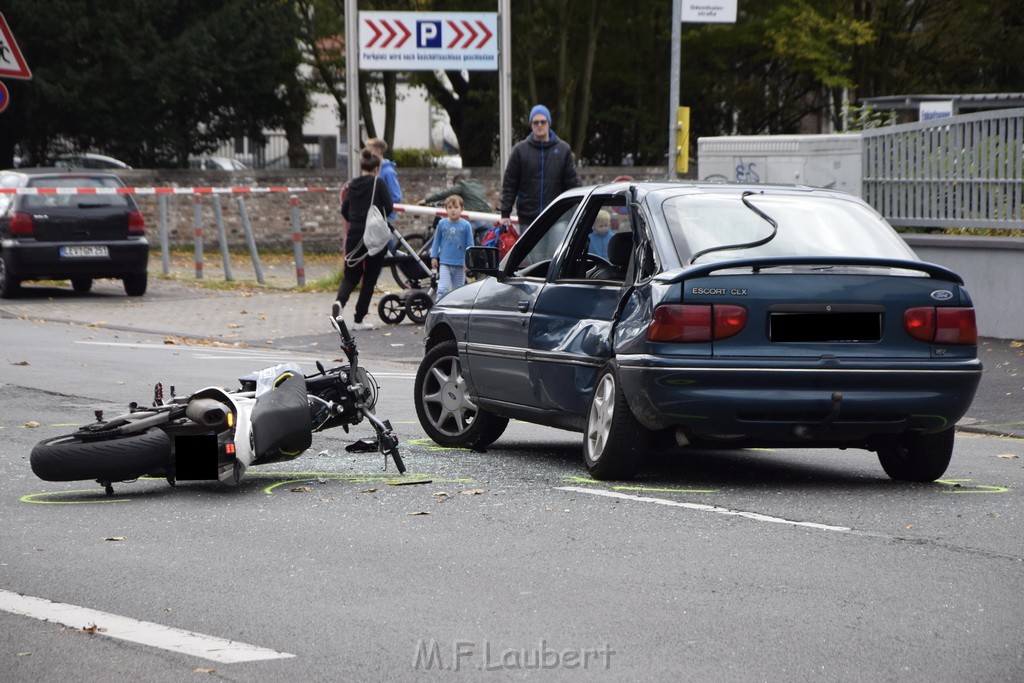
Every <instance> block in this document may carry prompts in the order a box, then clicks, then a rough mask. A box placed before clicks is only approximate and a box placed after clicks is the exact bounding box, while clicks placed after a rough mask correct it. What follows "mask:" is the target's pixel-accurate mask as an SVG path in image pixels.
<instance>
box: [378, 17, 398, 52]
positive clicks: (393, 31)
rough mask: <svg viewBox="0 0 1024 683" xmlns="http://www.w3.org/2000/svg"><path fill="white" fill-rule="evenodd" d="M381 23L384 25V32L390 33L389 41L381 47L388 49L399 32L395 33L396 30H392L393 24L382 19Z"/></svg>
mask: <svg viewBox="0 0 1024 683" xmlns="http://www.w3.org/2000/svg"><path fill="white" fill-rule="evenodd" d="M380 23H382V24H384V30H385V31H387V32H388V37H387V40H385V41H384V42H383V43H381V44H380V46H381V47H387V46H388V45H389V44H390V43H391V41H392V40H394V39H395V36H397V35H398V32H397V31H395V29H393V28H391V24H389V23H388V22H387V21H385V20H384V19H381V21H380Z"/></svg>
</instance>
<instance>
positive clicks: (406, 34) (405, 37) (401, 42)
mask: <svg viewBox="0 0 1024 683" xmlns="http://www.w3.org/2000/svg"><path fill="white" fill-rule="evenodd" d="M395 24H397V25H398V29H399V30H400V31H401V32H402V33H403V34H404V35H403V36H402V39H401V40H399V41H398V42H397V43H395V47H396V48H399V47H402V46H403V45H405V41H407V40H409V37H410V36H411V35H412V31H410V30H409V29H408V28H407V27H406V26H405V24H403V23H402V22H400V21H396V22H395Z"/></svg>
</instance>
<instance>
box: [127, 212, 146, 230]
mask: <svg viewBox="0 0 1024 683" xmlns="http://www.w3.org/2000/svg"><path fill="white" fill-rule="evenodd" d="M128 234H129V235H145V234H146V219H145V218H143V217H142V212H141V211H132V212H131V213H129V214H128Z"/></svg>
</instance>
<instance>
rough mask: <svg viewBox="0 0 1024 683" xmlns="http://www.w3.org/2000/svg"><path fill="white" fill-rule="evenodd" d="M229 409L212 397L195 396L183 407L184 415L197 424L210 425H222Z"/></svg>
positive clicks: (212, 426)
mask: <svg viewBox="0 0 1024 683" xmlns="http://www.w3.org/2000/svg"><path fill="white" fill-rule="evenodd" d="M229 413H231V409H230V408H228V407H227V406H226V405H224V404H223V403H222V402H220V401H218V400H217V399H213V398H197V399H196V400H194V401H190V402H189V404H188V407H186V408H185V416H186V417H187V418H188V419H190V420H192V421H193V422H196V423H198V424H201V425H204V426H206V427H210V428H211V429H213V428H217V427H224V426H226V424H227V420H228V414H229Z"/></svg>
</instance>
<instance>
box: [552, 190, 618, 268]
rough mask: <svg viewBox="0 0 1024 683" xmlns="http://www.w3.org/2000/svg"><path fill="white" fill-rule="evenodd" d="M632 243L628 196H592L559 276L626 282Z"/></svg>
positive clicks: (582, 215)
mask: <svg viewBox="0 0 1024 683" xmlns="http://www.w3.org/2000/svg"><path fill="white" fill-rule="evenodd" d="M632 244H633V239H632V233H631V232H630V225H629V214H628V210H627V207H626V198H625V196H623V195H606V196H592V197H591V198H590V201H589V202H588V203H587V206H586V208H585V209H584V210H583V211H581V212H580V218H579V221H578V222H577V224H576V228H575V232H574V234H573V237H572V239H571V240H570V245H569V250H568V253H567V254H566V258H565V259H563V260H562V265H561V269H560V271H559V273H558V279H559V280H587V281H598V280H600V281H615V282H622V281H624V280H625V277H626V268H627V265H628V264H629V260H630V255H631V251H632Z"/></svg>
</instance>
